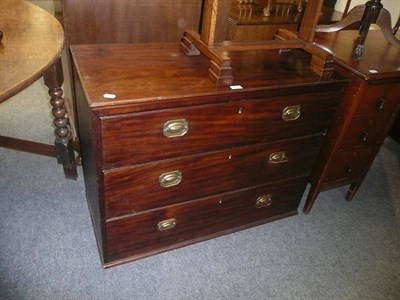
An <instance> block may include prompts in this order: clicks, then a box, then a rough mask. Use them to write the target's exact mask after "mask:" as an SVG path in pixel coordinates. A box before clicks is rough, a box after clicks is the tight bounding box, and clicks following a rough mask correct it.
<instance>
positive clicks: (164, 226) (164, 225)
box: [157, 218, 176, 231]
mask: <svg viewBox="0 0 400 300" xmlns="http://www.w3.org/2000/svg"><path fill="white" fill-rule="evenodd" d="M175 226H176V219H174V218H172V219H168V220H164V221H161V222H158V224H157V230H158V231H164V230H168V229H172V228H174V227H175Z"/></svg>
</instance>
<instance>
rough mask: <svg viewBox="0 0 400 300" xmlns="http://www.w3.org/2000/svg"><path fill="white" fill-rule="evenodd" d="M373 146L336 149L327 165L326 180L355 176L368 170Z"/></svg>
mask: <svg viewBox="0 0 400 300" xmlns="http://www.w3.org/2000/svg"><path fill="white" fill-rule="evenodd" d="M373 152H374V147H366V148H359V149H357V150H347V151H338V152H336V153H335V155H334V156H333V157H332V160H331V162H330V163H329V165H328V167H327V173H326V177H325V181H326V182H330V181H335V180H341V179H345V178H351V177H356V176H358V175H360V174H361V173H363V172H364V171H366V170H368V168H369V164H370V162H371V160H372V155H373Z"/></svg>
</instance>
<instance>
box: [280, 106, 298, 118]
mask: <svg viewBox="0 0 400 300" xmlns="http://www.w3.org/2000/svg"><path fill="white" fill-rule="evenodd" d="M300 115H301V108H300V106H299V105H296V106H287V107H285V109H284V110H283V112H282V119H283V120H284V121H294V120H297V119H298V118H300Z"/></svg>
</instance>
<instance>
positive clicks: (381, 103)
mask: <svg viewBox="0 0 400 300" xmlns="http://www.w3.org/2000/svg"><path fill="white" fill-rule="evenodd" d="M385 103H386V98H385V97H379V98H378V100H377V102H376V110H383V108H384V107H385Z"/></svg>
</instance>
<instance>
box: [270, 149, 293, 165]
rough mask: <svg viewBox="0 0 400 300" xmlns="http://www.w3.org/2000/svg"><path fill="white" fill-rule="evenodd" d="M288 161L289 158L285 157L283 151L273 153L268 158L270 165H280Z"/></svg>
mask: <svg viewBox="0 0 400 300" xmlns="http://www.w3.org/2000/svg"><path fill="white" fill-rule="evenodd" d="M288 161H289V158H288V157H287V156H286V152H284V151H280V152H274V153H272V154H271V155H270V156H269V162H270V163H271V164H281V163H285V162H288Z"/></svg>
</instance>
